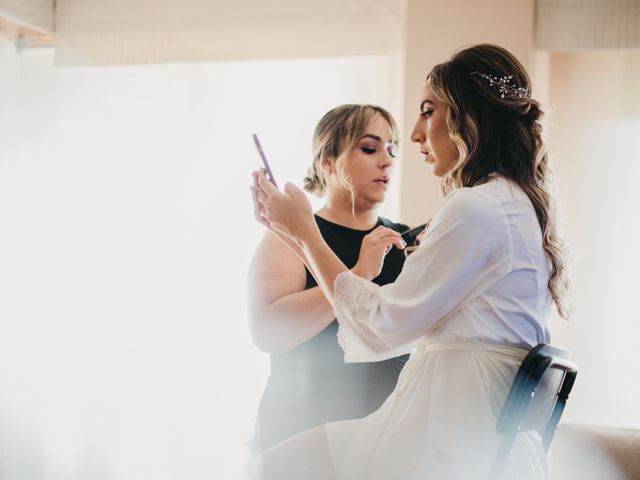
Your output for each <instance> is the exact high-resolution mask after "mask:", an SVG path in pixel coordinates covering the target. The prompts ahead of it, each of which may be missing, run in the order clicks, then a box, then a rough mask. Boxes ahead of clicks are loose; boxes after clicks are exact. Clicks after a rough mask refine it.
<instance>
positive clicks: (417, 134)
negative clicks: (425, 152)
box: [411, 117, 425, 143]
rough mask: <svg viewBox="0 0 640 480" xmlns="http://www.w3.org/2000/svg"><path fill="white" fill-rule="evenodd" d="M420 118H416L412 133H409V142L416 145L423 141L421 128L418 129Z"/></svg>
mask: <svg viewBox="0 0 640 480" xmlns="http://www.w3.org/2000/svg"><path fill="white" fill-rule="evenodd" d="M421 120H422V117H418V120H416V124H415V125H414V126H413V131H412V132H411V141H412V142H416V143H423V142H424V140H425V136H424V132H423V131H422V128H420V126H421V125H420V124H421Z"/></svg>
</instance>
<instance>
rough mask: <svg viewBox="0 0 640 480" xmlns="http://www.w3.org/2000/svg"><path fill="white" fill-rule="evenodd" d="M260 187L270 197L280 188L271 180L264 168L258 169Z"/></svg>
mask: <svg viewBox="0 0 640 480" xmlns="http://www.w3.org/2000/svg"><path fill="white" fill-rule="evenodd" d="M257 173H258V187H260V190H262V192H263V193H264V194H265V195H266V196H267V197H268V196H270V195H273V194H274V193H276V192H278V189H277V188H276V187H275V186H274V185H273V183H271V182H270V181H269V179H268V178H267V175H266V174H265V173H264V170H263V169H260V170H258V172H257Z"/></svg>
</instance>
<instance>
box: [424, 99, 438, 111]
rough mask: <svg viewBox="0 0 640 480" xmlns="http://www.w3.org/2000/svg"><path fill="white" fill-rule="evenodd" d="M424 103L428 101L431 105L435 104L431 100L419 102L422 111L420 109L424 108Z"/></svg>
mask: <svg viewBox="0 0 640 480" xmlns="http://www.w3.org/2000/svg"><path fill="white" fill-rule="evenodd" d="M425 103H430V104H431V105H435V103H434V102H433V101H431V100H423V101H422V103H421V104H420V111H422V109H423V108H424V105H425Z"/></svg>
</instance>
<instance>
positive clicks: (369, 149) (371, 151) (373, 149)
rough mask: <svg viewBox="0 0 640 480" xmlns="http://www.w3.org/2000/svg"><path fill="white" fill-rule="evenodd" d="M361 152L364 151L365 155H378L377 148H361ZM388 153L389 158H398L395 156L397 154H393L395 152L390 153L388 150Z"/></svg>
mask: <svg viewBox="0 0 640 480" xmlns="http://www.w3.org/2000/svg"><path fill="white" fill-rule="evenodd" d="M360 150H362V151H363V152H364V153H366V154H367V155H373V154H374V153H376V152H377V149H375V148H370V147H360ZM387 152H388V153H389V156H390V157H391V158H396V154H395V152H393V151H391V152H389V151H388V150H387Z"/></svg>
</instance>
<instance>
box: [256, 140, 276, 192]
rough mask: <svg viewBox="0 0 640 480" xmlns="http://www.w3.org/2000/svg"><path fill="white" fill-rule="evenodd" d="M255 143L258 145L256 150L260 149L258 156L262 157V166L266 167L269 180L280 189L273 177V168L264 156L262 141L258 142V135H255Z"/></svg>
mask: <svg viewBox="0 0 640 480" xmlns="http://www.w3.org/2000/svg"><path fill="white" fill-rule="evenodd" d="M253 141H254V143H255V144H256V148H257V149H258V154H259V155H260V159H261V160H262V165H264V169H265V171H266V172H267V178H268V179H269V181H270V182H271V183H273V186H274V187H276V188H278V184H277V183H276V179H275V177H274V176H273V172H272V171H271V167H270V166H269V162H268V161H267V157H266V156H265V154H264V150H262V145H261V144H260V140H258V135H256V134H255V133H254V134H253Z"/></svg>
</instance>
